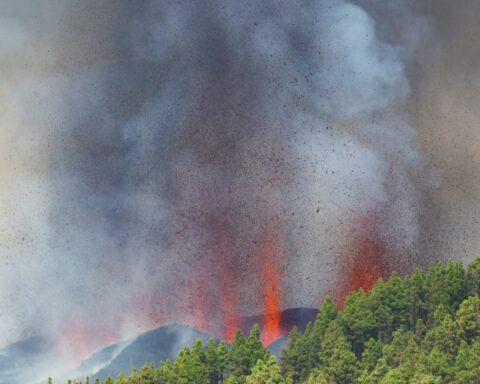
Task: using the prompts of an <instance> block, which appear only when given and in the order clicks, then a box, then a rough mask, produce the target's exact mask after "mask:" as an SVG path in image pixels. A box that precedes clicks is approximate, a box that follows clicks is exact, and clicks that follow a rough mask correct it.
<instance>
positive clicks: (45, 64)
mask: <svg viewBox="0 0 480 384" xmlns="http://www.w3.org/2000/svg"><path fill="white" fill-rule="evenodd" d="M20 3H21V2H15V1H7V2H6V5H5V15H2V16H1V17H0V22H1V24H0V25H7V26H8V28H6V30H3V29H1V30H0V53H1V55H0V68H2V73H6V74H8V76H5V78H2V79H1V80H0V82H1V84H2V87H0V88H1V89H2V90H0V98H1V101H2V106H4V108H3V110H2V112H0V114H1V116H2V129H1V131H0V138H1V139H2V140H1V141H0V146H1V151H0V156H1V159H2V163H1V169H0V171H1V172H2V177H3V180H4V183H2V184H3V186H2V189H1V197H2V199H1V200H2V201H8V202H9V203H0V206H1V208H2V215H3V216H5V218H6V219H5V221H4V222H5V223H6V224H5V225H3V227H2V236H3V237H2V243H1V245H2V247H3V248H2V249H3V250H4V253H3V254H2V256H1V257H2V261H4V270H3V271H2V276H1V278H0V295H1V296H0V298H1V301H0V302H1V305H2V307H1V311H0V316H1V317H0V320H1V324H2V330H3V332H2V337H3V339H1V343H3V344H6V343H8V342H12V341H15V340H17V339H20V338H23V337H30V336H32V335H33V336H35V335H53V336H54V338H56V339H57V340H59V341H60V343H61V344H62V345H64V346H65V350H67V349H68V350H69V352H65V354H64V355H65V356H67V355H71V356H70V357H71V359H70V360H78V359H80V358H83V357H85V356H86V355H88V354H90V353H92V352H93V351H94V350H95V349H97V348H100V347H101V346H103V345H105V344H107V343H109V342H112V341H114V340H119V339H125V338H128V337H130V336H132V335H135V334H138V333H139V332H141V331H145V330H148V329H153V328H155V327H158V326H162V325H167V324H172V323H182V324H187V325H191V326H193V327H194V328H195V329H197V330H199V331H202V332H205V333H208V334H211V335H214V336H215V337H217V338H223V339H226V340H227V341H232V340H233V338H234V335H235V332H236V330H237V328H241V329H242V330H244V331H248V328H249V327H250V326H251V323H252V321H253V320H252V319H254V320H255V321H258V322H259V323H260V328H261V338H262V341H263V342H264V343H265V344H271V343H272V342H274V341H275V340H277V339H279V338H281V337H282V336H284V335H285V334H286V332H288V330H289V327H290V326H291V323H292V322H296V321H297V320H298V319H297V318H296V317H295V316H296V314H295V315H292V312H285V311H288V310H292V308H301V309H300V310H299V312H298V313H302V314H304V313H306V314H307V315H305V317H306V318H307V317H308V318H309V316H312V312H310V311H309V310H308V309H312V308H318V306H319V305H320V304H321V302H322V300H323V298H324V297H325V295H326V294H331V295H332V296H333V297H334V299H335V301H336V303H337V304H338V306H340V307H341V306H342V304H343V301H344V299H345V297H346V295H347V294H348V293H349V292H350V291H352V290H355V289H359V288H363V289H364V290H366V291H368V290H370V289H371V288H372V286H373V284H374V283H375V281H376V280H377V279H378V278H380V277H383V278H386V277H388V275H389V274H390V273H391V272H392V271H393V270H395V271H397V272H400V273H406V272H409V271H411V270H412V269H413V268H415V267H417V266H424V265H425V264H427V263H428V262H429V261H430V260H433V259H435V258H438V257H440V256H439V253H438V252H436V251H437V248H436V245H433V242H432V239H433V238H437V239H438V238H440V236H439V235H438V233H437V232H436V231H437V230H438V228H440V229H441V230H442V231H444V232H448V228H451V227H455V225H456V222H455V221H451V222H449V224H448V225H446V224H444V225H443V226H441V225H438V226H437V225H432V223H437V222H439V221H441V220H440V219H437V218H438V217H445V216H442V213H443V212H444V211H443V209H445V210H446V209H447V208H444V204H443V203H444V202H445V201H450V200H451V199H450V198H449V196H450V194H449V193H448V191H443V192H442V194H441V195H435V198H431V197H432V196H434V191H435V189H436V188H438V186H439V185H440V184H441V183H440V180H441V178H439V177H438V175H437V172H436V169H435V167H434V166H432V165H431V164H430V162H429V161H430V159H429V158H428V156H426V153H427V150H426V149H425V148H429V144H428V139H429V138H431V137H433V135H430V136H429V135H426V134H425V132H423V133H422V132H421V136H422V137H423V138H425V137H427V139H425V140H424V143H419V140H418V127H417V125H420V126H421V124H420V123H421V122H422V121H424V119H425V114H426V113H425V111H422V113H421V117H422V119H420V117H419V116H417V115H416V112H415V108H414V107H412V100H414V101H415V100H416V99H415V97H418V98H421V97H422V95H423V93H421V92H420V91H418V92H415V91H416V90H417V89H419V87H420V85H419V83H414V82H412V81H411V80H412V79H414V78H416V77H419V76H420V75H419V73H420V72H421V71H420V70H419V69H418V68H419V66H420V65H421V63H419V62H418V60H417V58H418V57H421V56H419V52H420V51H421V50H422V49H424V50H426V49H427V48H428V47H429V45H428V43H429V42H430V41H431V40H430V39H431V38H432V31H434V28H435V25H433V24H432V23H431V22H430V19H429V16H428V7H426V8H425V9H424V8H422V7H417V6H414V5H413V4H411V3H410V2H409V1H405V2H402V1H400V2H397V1H394V2H388V4H384V3H382V4H380V3H379V2H374V1H369V0H362V1H360V0H359V1H346V0H318V1H313V0H305V1H300V2H291V1H290V2H289V1H281V0H278V1H277V0H246V1H236V0H225V1H217V0H206V1H202V2H195V1H173V0H165V1H143V2H137V1H122V2H116V1H110V0H105V1H102V2H97V1H93V0H86V1H82V2H77V1H64V2H57V1H56V0H49V1H46V2H44V3H43V5H42V12H37V11H39V8H38V7H39V6H38V5H33V4H30V7H27V6H26V5H25V4H23V5H22V4H20ZM60 3H61V4H60ZM397 18H398V20H402V21H405V22H403V23H400V22H399V21H398V20H397ZM7 30H8V31H7ZM413 35H414V36H413ZM442 41H443V40H442ZM432 49H433V48H432ZM426 52H427V51H426ZM441 54H442V53H438V55H441ZM422 57H423V56H422ZM473 61H474V60H472V62H473ZM432 76H433V75H432ZM7 77H8V78H7ZM412 92H414V94H412ZM446 104H448V103H446ZM472 126H474V125H472ZM436 150H437V149H436V148H435V151H436ZM432 151H433V149H432ZM424 152H425V153H424ZM439 157H440V156H439ZM464 162H465V163H466V161H464ZM446 163H448V162H445V164H446ZM458 163H461V161H458ZM473 168H474V169H476V168H475V167H473ZM452 178H453V176H452ZM454 181H455V180H454ZM455 186H457V184H455ZM456 188H460V187H458V186H457V187H456ZM462 201H463V200H462ZM463 202H464V203H465V205H462V207H464V206H468V204H467V202H468V201H467V199H464V201H463ZM472 205H473V203H472ZM453 206H454V204H453V203H452V206H451V207H450V210H451V211H453V208H452V207H453ZM462 209H463V208H462ZM465 210H466V208H465ZM446 217H455V215H454V214H452V213H451V212H450V214H449V215H447V216H446ZM474 221H475V220H474V219H472V222H474ZM442 233H443V232H442ZM472 233H473V232H472ZM473 237H475V236H473V235H472V238H473ZM477 237H478V236H477ZM475 238H476V237H475ZM445 243H447V240H445ZM455 244H456V243H455ZM449 246H451V245H449ZM445 247H447V246H446V245H445ZM452 247H453V246H452ZM447 248H448V247H447ZM449 249H450V248H449ZM305 308H307V310H305ZM282 313H283V314H285V313H289V314H290V315H288V316H287V315H282ZM282 316H283V317H282ZM287 317H288V318H287ZM291 319H294V320H291ZM3 335H7V336H3ZM70 360H69V362H71V361H70Z"/></svg>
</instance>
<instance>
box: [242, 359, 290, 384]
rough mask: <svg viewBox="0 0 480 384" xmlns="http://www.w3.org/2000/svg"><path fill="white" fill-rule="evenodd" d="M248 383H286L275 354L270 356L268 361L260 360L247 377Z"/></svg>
mask: <svg viewBox="0 0 480 384" xmlns="http://www.w3.org/2000/svg"><path fill="white" fill-rule="evenodd" d="M246 383H247V384H284V383H285V379H284V378H283V376H282V373H281V370H280V367H279V366H278V364H277V362H276V361H275V357H274V356H270V357H269V358H268V359H267V361H266V362H264V361H263V360H258V361H257V363H256V364H255V365H254V366H253V368H252V373H251V374H250V375H248V376H247V378H246Z"/></svg>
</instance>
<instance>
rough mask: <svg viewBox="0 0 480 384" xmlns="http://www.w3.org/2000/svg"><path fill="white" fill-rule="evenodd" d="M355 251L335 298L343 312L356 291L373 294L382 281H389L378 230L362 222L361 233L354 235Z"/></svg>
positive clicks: (345, 266) (344, 268)
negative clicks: (374, 288) (360, 290)
mask: <svg viewBox="0 0 480 384" xmlns="http://www.w3.org/2000/svg"><path fill="white" fill-rule="evenodd" d="M352 238H353V239H354V240H353V242H352V247H351V249H350V252H349V253H348V254H347V256H346V257H345V259H344V260H343V262H342V263H341V270H340V274H341V279H342V281H341V284H340V286H339V291H338V292H337V293H336V294H334V295H333V296H334V297H335V301H336V303H337V306H338V307H339V308H343V304H344V301H345V298H346V297H347V296H348V294H349V293H350V292H352V291H356V290H358V289H360V288H362V289H363V290H364V291H365V292H370V291H371V290H372V288H373V286H374V285H375V283H376V282H377V281H378V279H379V278H381V277H382V278H384V279H385V278H387V276H388V273H389V268H388V264H387V260H386V258H385V246H384V244H383V242H382V240H380V239H379V238H378V236H377V233H376V229H375V226H374V225H372V224H371V223H370V222H369V221H368V220H362V221H361V223H360V226H359V229H358V232H356V236H355V234H353V236H352Z"/></svg>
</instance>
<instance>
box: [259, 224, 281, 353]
mask: <svg viewBox="0 0 480 384" xmlns="http://www.w3.org/2000/svg"><path fill="white" fill-rule="evenodd" d="M273 229H274V230H270V231H269V233H268V234H267V237H266V239H265V240H264V242H263V243H262V246H261V248H260V260H261V261H260V262H261V271H260V272H261V277H262V279H263V284H264V288H263V291H264V300H265V302H264V315H263V319H262V329H261V340H262V342H263V344H264V345H269V344H271V343H273V342H274V341H276V340H278V339H279V338H280V337H282V336H283V335H284V332H283V331H282V329H281V327H280V320H281V310H282V306H281V298H282V289H281V288H282V287H281V284H282V277H283V272H282V270H281V268H280V265H279V264H280V263H281V262H282V260H283V254H282V249H281V245H280V240H279V236H278V228H273Z"/></svg>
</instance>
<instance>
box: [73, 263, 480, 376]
mask: <svg viewBox="0 0 480 384" xmlns="http://www.w3.org/2000/svg"><path fill="white" fill-rule="evenodd" d="M479 294H480V258H479V259H477V260H476V261H475V262H473V263H472V264H470V265H469V266H468V267H467V268H464V267H463V265H462V264H460V263H454V262H450V263H448V264H447V265H444V264H441V263H440V264H436V265H433V264H432V265H431V267H430V268H429V270H428V271H427V272H426V273H424V272H422V271H421V270H417V271H416V272H415V273H413V274H412V275H410V276H407V277H403V278H402V277H400V276H398V275H397V274H395V273H394V274H392V276H391V277H390V279H389V280H388V281H383V280H379V281H378V282H377V284H376V285H375V287H374V288H373V290H372V291H371V292H369V293H368V294H367V293H365V292H364V291H363V290H360V291H357V292H353V293H351V294H350V295H349V296H348V297H347V299H346V301H345V303H344V306H343V309H342V310H341V311H339V310H337V307H336V305H335V304H334V303H333V301H332V300H331V299H330V298H328V297H327V298H326V299H325V300H324V302H323V304H322V306H321V308H320V311H319V313H318V316H317V319H316V321H315V322H314V323H313V324H309V325H308V327H307V329H306V330H305V332H303V333H301V332H299V331H298V330H297V329H293V330H292V331H291V333H290V335H289V339H288V344H287V346H286V347H285V349H284V350H283V352H282V354H281V359H280V364H278V363H277V361H276V359H275V357H273V356H271V355H270V353H269V352H268V351H267V350H266V349H265V348H264V347H263V346H262V344H261V342H260V341H259V328H258V326H255V327H254V328H253V329H252V330H251V332H250V335H249V336H248V337H247V338H245V337H244V335H243V334H242V333H241V332H237V335H236V337H235V340H234V342H233V343H232V345H231V346H227V345H226V344H225V343H223V342H221V343H220V344H218V345H216V344H215V343H214V342H213V341H210V342H209V343H208V345H207V346H203V345H202V344H201V342H200V341H198V342H197V343H196V344H195V345H194V346H193V347H192V349H191V350H190V349H188V348H186V349H184V350H183V351H182V352H181V353H180V355H179V356H178V358H177V359H176V360H175V361H173V362H171V361H166V362H164V363H162V365H161V366H160V367H158V368H157V367H154V366H151V365H149V366H145V367H143V368H142V369H141V370H140V371H134V372H133V373H132V374H131V375H130V376H129V377H128V378H127V377H125V376H124V375H120V376H119V377H118V378H117V379H116V380H112V379H107V380H106V381H105V382H104V383H105V384H113V383H115V384H128V383H132V384H133V383H142V384H154V383H155V384H157V383H158V384H190V383H191V384H193V383H195V384H216V383H225V384H237V383H246V384H261V383H265V384H281V383H292V384H294V383H307V384H324V383H325V384H327V383H328V384H347V383H359V384H403V383H415V384H440V383H455V384H460V383H461V384H470V383H472V384H473V383H480V298H479ZM88 382H89V381H87V383H88ZM97 382H98V380H97ZM78 383H80V382H78Z"/></svg>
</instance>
